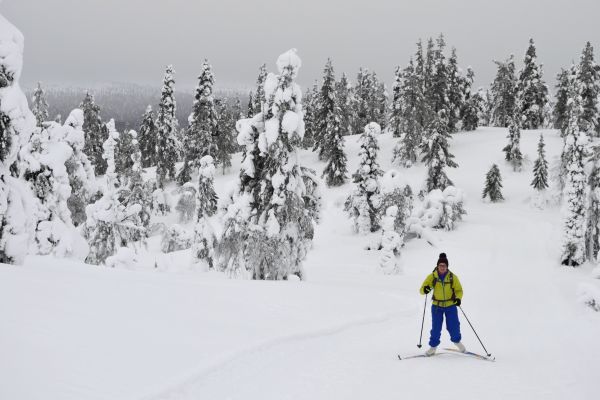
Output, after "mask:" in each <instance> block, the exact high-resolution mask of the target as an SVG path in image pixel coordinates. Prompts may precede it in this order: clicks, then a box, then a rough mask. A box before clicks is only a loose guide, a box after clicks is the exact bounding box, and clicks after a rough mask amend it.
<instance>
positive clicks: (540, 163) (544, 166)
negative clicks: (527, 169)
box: [531, 134, 548, 191]
mask: <svg viewBox="0 0 600 400" xmlns="http://www.w3.org/2000/svg"><path fill="white" fill-rule="evenodd" d="M531 186H532V187H533V188H534V189H535V190H537V191H540V190H544V189H546V188H548V161H546V152H545V151H544V136H543V135H542V134H540V141H539V142H538V158H537V159H536V160H535V163H534V164H533V180H532V181H531Z"/></svg>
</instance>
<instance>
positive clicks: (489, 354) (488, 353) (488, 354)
mask: <svg viewBox="0 0 600 400" xmlns="http://www.w3.org/2000/svg"><path fill="white" fill-rule="evenodd" d="M458 308H460V311H461V312H462V313H463V315H464V316H465V319H466V320H467V322H468V323H469V325H470V326H471V329H473V332H475V336H477V340H479V343H481V347H483V350H484V351H485V354H487V356H488V357H489V356H491V355H492V354H491V353H490V352H488V351H487V349H486V348H485V346H484V345H483V342H482V341H481V339H479V335H478V334H477V332H476V331H475V328H473V325H472V324H471V321H469V318H467V314H465V312H464V311H463V309H462V307H461V306H458Z"/></svg>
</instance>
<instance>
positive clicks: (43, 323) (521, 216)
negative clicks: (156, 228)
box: [0, 128, 600, 400]
mask: <svg viewBox="0 0 600 400" xmlns="http://www.w3.org/2000/svg"><path fill="white" fill-rule="evenodd" d="M506 134H507V130H505V129H500V128H479V129H478V130H477V131H476V132H469V133H459V134H456V135H454V136H453V140H452V142H451V152H453V153H454V154H455V155H456V161H457V162H458V163H459V165H460V167H459V168H458V169H455V170H449V171H448V174H449V176H450V178H451V179H453V180H454V183H455V185H456V186H457V187H458V188H461V189H463V190H464V191H465V194H466V196H467V199H466V204H465V208H466V210H467V212H468V214H467V215H466V216H465V218H464V221H462V222H461V223H460V224H459V226H458V228H457V230H455V231H452V232H435V236H436V237H435V240H434V241H433V242H434V245H435V246H436V247H433V246H432V245H431V244H429V243H427V242H426V241H425V240H419V239H413V240H411V241H409V242H408V243H407V244H406V246H405V247H404V249H403V254H402V267H403V274H401V275H395V276H390V275H385V274H383V273H382V272H381V271H379V266H378V264H379V256H380V255H379V254H378V253H379V252H377V251H367V250H365V246H366V245H367V244H368V242H369V241H370V240H371V238H369V237H361V236H357V235H355V234H353V233H352V228H351V223H350V221H349V219H348V218H347V217H346V216H345V214H344V213H343V210H342V207H343V200H344V198H345V196H346V195H347V193H348V192H349V191H350V190H351V188H352V184H351V183H348V184H346V185H344V186H342V187H341V188H336V189H325V188H324V189H323V191H324V210H323V218H322V222H321V224H320V225H319V227H318V229H317V232H316V238H315V243H314V249H313V250H312V252H311V253H310V254H309V256H308V259H307V260H306V263H305V265H306V270H307V280H306V281H304V282H300V281H282V282H262V281H247V280H232V279H228V278H227V277H225V276H224V275H222V274H220V273H214V272H208V273H206V272H199V271H193V270H189V269H188V268H183V267H185V266H183V265H180V267H182V268H173V269H167V270H162V269H158V270H155V269H154V268H153V266H152V265H148V266H147V269H143V270H136V271H128V270H119V269H110V268H106V267H97V266H89V265H84V264H80V263H76V262H72V261H67V260H63V259H52V258H49V257H28V258H27V259H26V263H25V265H24V266H8V265H3V264H2V265H0V399H7V400H8V399H10V400H13V399H19V400H26V399H64V400H69V399H73V400H82V399H106V400H109V399H110V400H116V399H211V400H213V399H244V400H247V399H261V400H265V399H274V400H275V399H277V400H281V399H311V400H318V399H328V400H329V399H367V398H368V399H399V398H407V399H414V398H423V397H430V396H434V397H436V398H442V399H444V398H461V399H482V398H483V399H509V398H510V399H532V398H543V399H566V398H569V399H592V398H597V396H598V394H597V392H598V389H597V388H596V386H595V379H596V378H597V375H598V373H597V368H596V367H595V365H596V364H597V362H598V360H599V359H600V346H598V345H597V343H596V340H597V338H598V337H599V336H598V334H599V333H600V313H596V312H593V311H592V310H591V309H590V308H588V307H586V306H585V305H583V304H581V303H579V302H578V301H577V291H578V287H579V285H580V284H581V283H587V284H590V285H593V286H595V287H596V288H598V287H600V280H595V279H592V275H591V269H592V266H589V265H585V266H583V267H580V268H575V269H574V268H567V267H561V266H559V265H558V263H559V261H558V260H559V254H560V244H561V231H562V220H561V217H560V211H559V207H558V206H548V207H547V208H546V209H544V210H540V209H537V208H534V207H532V206H531V205H530V199H529V198H530V196H531V195H532V191H531V188H530V186H529V182H530V181H531V179H532V173H531V167H532V163H533V161H534V160H535V158H536V149H537V141H538V137H539V131H522V138H521V145H522V151H523V153H524V154H525V155H526V157H527V158H528V163H526V165H525V168H524V171H523V172H520V173H516V172H512V171H511V170H510V168H509V167H508V165H506V164H505V162H504V154H503V153H502V151H501V149H502V148H503V147H504V145H505V144H506V142H507V139H506ZM544 134H545V137H544V138H545V141H546V144H547V147H546V150H547V158H548V159H549V160H551V161H552V160H554V157H556V156H557V155H558V154H559V152H560V146H561V139H560V138H559V136H558V134H557V133H556V132H555V131H551V130H548V131H544ZM357 139H358V137H357V136H351V137H348V138H347V142H346V143H347V144H346V151H347V154H348V157H349V171H351V172H354V170H355V169H356V166H357V154H358V144H357ZM393 145H394V139H393V138H391V137H390V136H389V134H384V135H382V136H381V137H380V147H381V152H380V155H379V162H380V164H381V165H382V167H383V168H384V169H388V168H389V167H390V160H391V152H392V148H393ZM302 160H303V163H304V164H306V165H310V166H312V167H314V168H316V169H317V170H318V171H319V173H320V171H321V170H322V168H323V164H322V163H320V162H318V161H316V156H315V155H314V154H313V153H308V152H306V153H302ZM234 161H235V162H234V167H233V168H232V169H231V172H230V173H229V174H227V175H225V176H222V175H221V174H219V175H218V176H217V181H216V185H215V186H216V188H217V191H218V192H219V193H223V191H224V190H225V188H226V187H227V184H228V182H230V181H231V180H232V179H235V177H237V174H238V169H237V168H238V166H239V158H235V159H234ZM493 163H497V164H498V165H499V166H500V170H501V172H502V176H503V183H504V189H503V194H504V197H505V199H506V200H505V201H504V202H502V203H496V204H490V203H488V202H483V201H482V200H481V191H482V190H483V184H484V175H485V173H486V172H487V170H488V169H489V167H490V166H491V165H492V164H493ZM401 173H402V174H403V175H404V176H405V177H406V179H407V180H408V181H409V182H411V183H412V184H413V185H414V187H417V188H418V187H419V185H420V183H421V182H423V181H424V174H425V170H424V168H423V167H422V166H417V167H414V168H412V169H409V170H402V171H401ZM442 251H443V252H446V253H447V254H448V258H449V261H450V269H451V270H452V271H453V272H454V273H456V274H457V275H458V276H459V277H460V279H461V282H462V285H463V288H464V291H465V294H464V299H463V310H464V311H465V312H466V313H467V316H468V317H469V319H470V321H471V322H472V323H473V324H474V326H475V329H477V332H478V334H479V336H480V337H481V338H482V340H483V342H484V344H485V346H486V348H487V350H488V351H490V352H491V353H492V354H493V355H494V356H495V357H496V360H497V361H496V362H495V363H490V362H485V361H481V360H477V359H474V358H470V357H466V356H464V355H461V354H449V355H440V356H437V357H434V358H431V359H428V358H417V359H411V360H405V361H399V360H398V359H397V357H396V355H397V354H399V353H400V354H405V355H409V354H415V353H417V352H419V351H423V349H421V350H419V349H418V348H417V347H416V344H417V343H418V340H419V331H420V324H421V314H422V311H423V297H422V296H420V295H419V293H418V288H419V287H420V285H421V282H422V281H423V279H424V278H425V276H426V275H427V274H428V273H429V272H430V271H431V270H432V269H433V267H434V264H435V261H436V260H437V255H438V253H440V252H442ZM185 260H186V257H185V254H180V255H179V257H177V258H176V259H175V263H177V262H180V263H185ZM460 317H461V329H462V333H463V343H464V344H465V345H466V346H467V348H468V349H470V350H472V351H476V352H479V353H483V350H482V348H481V345H480V344H479V342H478V341H477V338H476V337H475V335H474V333H473V331H472V330H471V328H470V327H469V325H468V324H467V322H466V320H465V319H464V317H463V316H462V315H460ZM429 327H430V322H429V305H428V313H427V317H426V319H425V332H424V335H423V343H424V347H426V343H427V339H428V331H429ZM447 345H451V343H450V340H449V337H448V334H447V332H445V331H444V333H443V335H442V347H444V346H447Z"/></svg>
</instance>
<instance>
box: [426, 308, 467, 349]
mask: <svg viewBox="0 0 600 400" xmlns="http://www.w3.org/2000/svg"><path fill="white" fill-rule="evenodd" d="M444 315H446V329H448V332H449V333H450V340H452V342H453V343H457V342H460V339H461V336H460V322H459V321H458V309H457V307H456V306H450V307H439V306H436V305H432V306H431V335H430V336H429V345H430V346H431V347H437V346H438V345H439V344H440V336H441V335H442V323H443V322H444Z"/></svg>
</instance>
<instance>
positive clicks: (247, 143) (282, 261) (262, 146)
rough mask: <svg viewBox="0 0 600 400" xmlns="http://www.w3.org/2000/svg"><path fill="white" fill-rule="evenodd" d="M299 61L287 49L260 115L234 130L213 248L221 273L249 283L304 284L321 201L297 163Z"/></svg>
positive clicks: (301, 128) (270, 80) (266, 86)
mask: <svg viewBox="0 0 600 400" xmlns="http://www.w3.org/2000/svg"><path fill="white" fill-rule="evenodd" d="M300 65H301V61H300V58H299V57H298V55H297V54H296V50H295V49H292V50H289V51H288V52H286V53H284V54H282V55H281V56H279V58H278V59H277V69H278V71H279V75H274V74H269V75H268V76H267V78H266V80H265V83H264V89H265V96H266V98H267V99H268V100H267V103H266V107H264V110H263V111H264V112H263V113H259V114H257V115H255V116H254V117H252V118H248V119H244V120H240V121H238V123H237V130H238V132H239V134H238V143H239V144H240V145H243V146H244V147H245V149H244V154H243V157H244V158H243V160H242V164H241V171H240V181H239V183H238V186H237V189H235V190H234V192H233V193H231V195H230V196H229V197H230V202H229V204H228V205H227V206H226V210H225V215H224V219H223V225H224V226H223V235H222V238H221V240H220V243H219V248H218V264H219V266H220V268H222V269H224V270H226V271H228V272H229V273H231V274H238V273H241V274H242V275H246V274H247V275H248V276H250V277H252V278H253V279H287V278H288V276H290V275H298V276H299V277H300V278H302V276H303V270H302V261H303V260H304V258H305V257H306V253H307V252H308V250H309V248H310V246H311V242H312V235H313V229H314V228H313V224H314V223H315V222H316V220H317V218H318V212H319V209H318V208H317V207H319V206H320V201H316V199H318V190H316V180H315V178H314V175H313V174H311V173H309V171H308V170H306V169H304V168H302V167H301V166H300V164H299V162H298V154H297V148H298V147H299V146H300V145H301V143H302V139H303V135H304V120H303V111H302V92H301V91H300V87H299V86H298V85H297V84H296V83H295V82H294V79H295V78H296V76H297V74H298V70H299V68H300Z"/></svg>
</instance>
